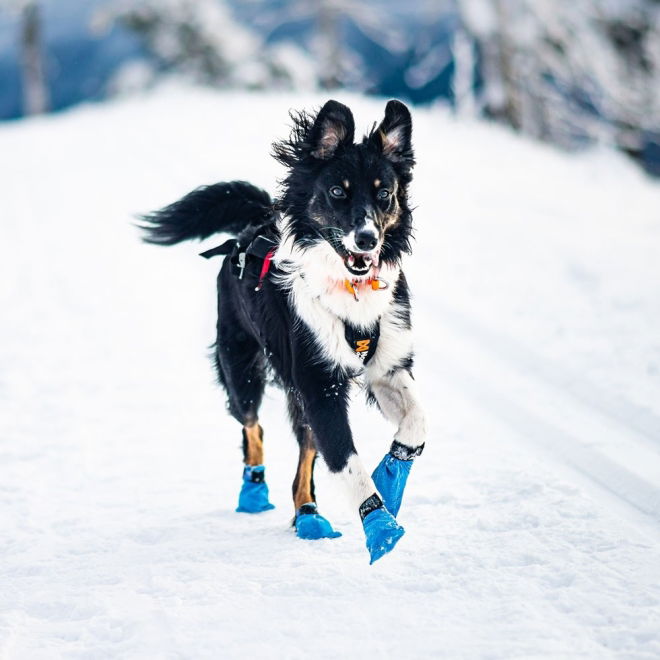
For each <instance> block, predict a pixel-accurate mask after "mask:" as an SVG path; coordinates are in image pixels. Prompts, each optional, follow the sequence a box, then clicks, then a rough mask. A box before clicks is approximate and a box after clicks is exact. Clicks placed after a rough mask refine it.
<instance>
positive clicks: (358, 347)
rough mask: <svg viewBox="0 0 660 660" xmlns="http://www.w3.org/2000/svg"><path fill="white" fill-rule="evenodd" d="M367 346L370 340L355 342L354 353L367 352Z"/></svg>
mask: <svg viewBox="0 0 660 660" xmlns="http://www.w3.org/2000/svg"><path fill="white" fill-rule="evenodd" d="M369 344H371V339H358V340H357V341H356V342H355V352H356V353H364V352H365V351H368V350H369Z"/></svg>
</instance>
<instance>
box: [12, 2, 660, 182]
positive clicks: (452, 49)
mask: <svg viewBox="0 0 660 660" xmlns="http://www.w3.org/2000/svg"><path fill="white" fill-rule="evenodd" d="M168 76H170V77H171V76H178V77H184V78H186V79H189V80H191V81H194V82H196V83H200V84H205V85H210V86H213V87H216V88H242V89H260V90H296V91H305V90H311V89H319V88H321V89H327V90H328V91H329V92H330V91H331V90H333V89H338V88H344V89H350V90H354V91H360V92H363V93H366V94H374V95H380V96H388V97H389V96H395V97H398V98H401V99H404V100H407V101H409V102H412V103H417V104H427V103H438V102H441V103H446V104H449V105H450V106H451V107H452V108H453V109H454V110H455V112H456V113H458V114H461V115H464V116H471V117H477V116H481V117H488V118H492V119H494V120H497V121H501V122H504V123H506V124H508V125H510V126H512V127H513V128H515V129H516V130H518V131H521V132H523V133H525V134H527V135H531V136H533V137H535V138H538V139H540V140H543V141H546V142H550V143H553V144H557V145H560V146H561V147H563V148H566V149H581V148H584V147H586V146H589V145H592V144H595V143H600V144H607V145H612V146H615V147H616V148H618V149H620V150H622V151H624V152H626V153H627V154H629V155H630V156H632V157H633V158H635V159H636V160H637V161H638V162H639V163H640V164H641V165H642V166H643V167H644V168H645V169H646V170H647V171H648V172H650V173H652V174H654V175H656V176H660V0H408V1H407V2H400V1H395V0H0V119H14V118H18V117H22V116H25V115H29V114H38V113H42V112H48V111H57V110H60V109H63V108H66V107H68V106H71V105H73V104H75V103H79V102H81V101H89V100H102V99H104V98H108V97H111V96H117V95H121V94H126V93H131V92H135V91H139V90H141V89H146V88H149V87H151V86H153V85H154V84H156V83H157V82H158V81H159V80H162V79H163V78H165V77H168Z"/></svg>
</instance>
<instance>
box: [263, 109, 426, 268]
mask: <svg viewBox="0 0 660 660" xmlns="http://www.w3.org/2000/svg"><path fill="white" fill-rule="evenodd" d="M292 119H293V121H294V127H293V131H292V133H291V136H290V138H289V139H288V140H286V141H283V142H278V143H276V144H275V145H274V155H275V157H276V158H277V159H278V160H279V161H280V162H281V163H283V164H284V165H286V166H287V167H288V168H289V174H288V176H287V177H286V178H285V179H284V180H283V182H282V184H283V185H282V188H283V190H282V193H283V194H282V198H281V200H280V207H281V210H282V211H283V213H285V214H286V215H287V217H288V218H289V222H290V223H291V226H292V231H293V233H294V235H295V237H296V241H298V242H299V243H302V244H305V243H308V244H311V243H315V242H318V241H320V240H325V241H327V242H328V243H329V244H330V245H331V246H332V247H333V248H334V250H335V251H336V252H337V254H338V255H339V256H340V257H341V259H342V260H343V263H344V266H345V268H346V271H347V276H350V277H358V278H361V277H368V276H369V275H370V274H371V273H372V272H373V270H375V269H377V268H378V265H379V263H380V262H381V261H383V262H389V263H396V262H397V261H398V260H399V259H400V257H401V255H402V254H403V252H407V251H409V248H410V245H409V239H410V234H411V214H410V209H409V208H408V199H407V193H408V191H407V188H408V184H409V183H410V180H411V178H412V177H411V170H412V167H413V165H414V162H415V161H414V156H413V150H412V145H411V133H412V120H411V117H410V112H409V111H408V108H406V106H405V105H404V104H403V103H400V102H399V101H389V102H388V104H387V106H386V108H385V118H384V119H383V121H382V122H381V123H380V125H378V126H376V125H374V128H373V130H372V131H371V132H370V133H369V134H368V135H366V136H365V137H364V138H363V140H362V142H361V143H359V144H355V142H354V133H355V124H354V121H353V115H352V113H351V111H350V110H349V109H348V108H347V107H346V106H345V105H342V104H341V103H338V102H337V101H328V102H327V103H326V104H325V105H324V106H323V107H322V108H321V110H320V111H319V112H318V114H317V115H316V116H310V115H307V114H306V113H304V112H302V113H295V114H292Z"/></svg>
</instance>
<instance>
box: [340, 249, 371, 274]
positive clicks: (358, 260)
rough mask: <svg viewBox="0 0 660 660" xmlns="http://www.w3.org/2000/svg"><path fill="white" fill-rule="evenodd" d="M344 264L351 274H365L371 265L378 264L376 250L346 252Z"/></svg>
mask: <svg viewBox="0 0 660 660" xmlns="http://www.w3.org/2000/svg"><path fill="white" fill-rule="evenodd" d="M344 265H345V266H346V270H347V271H348V272H349V273H350V274H351V275H356V276H360V275H366V274H367V273H368V272H369V271H370V270H371V267H372V266H373V267H374V268H376V267H377V266H378V252H375V251H374V252H350V251H349V252H348V253H347V254H346V255H345V256H344Z"/></svg>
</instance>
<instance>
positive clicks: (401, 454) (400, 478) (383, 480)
mask: <svg viewBox="0 0 660 660" xmlns="http://www.w3.org/2000/svg"><path fill="white" fill-rule="evenodd" d="M423 449H424V445H421V446H420V447H417V448H416V449H412V450H411V449H410V448H409V447H406V445H402V444H401V443H400V442H397V441H396V440H395V441H394V442H393V443H392V446H391V447H390V451H389V452H388V453H387V454H385V456H384V457H383V460H382V461H381V462H380V463H379V464H378V466H377V467H376V469H375V470H374V473H373V474H372V475H371V478H372V479H373V480H374V484H376V488H377V489H378V492H379V493H380V494H381V495H382V497H383V501H384V502H385V506H386V507H387V510H388V511H389V512H390V513H391V514H392V515H393V516H396V515H397V514H398V513H399V509H400V508H401V500H402V499H403V491H404V490H405V488H406V482H407V481H408V475H409V474H410V469H411V468H412V464H413V459H414V458H415V456H419V455H420V454H421V453H422V450H423Z"/></svg>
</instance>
